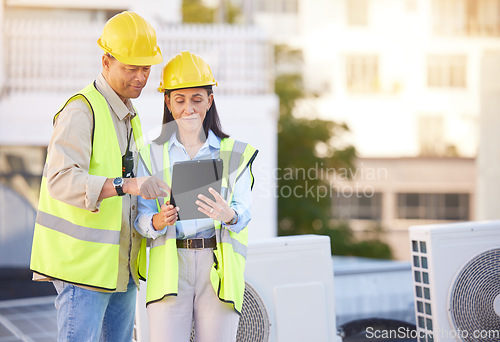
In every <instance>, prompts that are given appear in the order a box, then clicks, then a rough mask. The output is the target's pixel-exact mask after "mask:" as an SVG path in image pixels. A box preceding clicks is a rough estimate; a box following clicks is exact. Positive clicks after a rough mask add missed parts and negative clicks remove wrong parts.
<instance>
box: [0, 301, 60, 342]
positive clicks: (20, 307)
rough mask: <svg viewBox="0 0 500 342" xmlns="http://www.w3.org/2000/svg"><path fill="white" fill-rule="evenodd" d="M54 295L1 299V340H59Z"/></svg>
mask: <svg viewBox="0 0 500 342" xmlns="http://www.w3.org/2000/svg"><path fill="white" fill-rule="evenodd" d="M54 299H55V297H54V296H50V297H37V298H27V299H14V300H6V301H0V342H11V341H27V342H49V341H50V342H53V341H55V340H57V320H56V309H55V307H54Z"/></svg>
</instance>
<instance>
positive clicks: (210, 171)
mask: <svg viewBox="0 0 500 342" xmlns="http://www.w3.org/2000/svg"><path fill="white" fill-rule="evenodd" d="M221 185H222V159H202V160H190V161H185V162H176V163H174V166H173V170H172V193H171V196H170V203H171V204H172V205H173V206H174V207H175V206H176V207H179V212H178V217H179V220H193V219H201V218H208V216H206V215H205V214H203V213H202V212H200V211H199V210H198V205H197V204H196V201H197V200H198V195H199V194H202V195H205V196H207V197H208V198H210V199H212V200H215V199H214V196H213V195H212V194H211V193H210V192H208V188H210V187H211V188H213V189H214V190H215V191H217V192H218V193H220V192H221Z"/></svg>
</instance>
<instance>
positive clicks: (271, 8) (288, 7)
mask: <svg viewBox="0 0 500 342" xmlns="http://www.w3.org/2000/svg"><path fill="white" fill-rule="evenodd" d="M297 2H298V0H258V1H257V12H267V13H292V14H294V13H295V14H296V13H297V12H298V3H297Z"/></svg>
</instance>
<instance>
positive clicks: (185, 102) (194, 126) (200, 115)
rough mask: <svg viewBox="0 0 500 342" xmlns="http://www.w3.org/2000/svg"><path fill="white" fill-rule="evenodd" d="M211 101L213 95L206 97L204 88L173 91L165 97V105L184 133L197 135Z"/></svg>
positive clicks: (206, 93)
mask: <svg viewBox="0 0 500 342" xmlns="http://www.w3.org/2000/svg"><path fill="white" fill-rule="evenodd" d="M212 101H213V94H210V95H208V92H207V90H206V89H205V88H187V89H179V90H173V91H172V92H171V93H170V96H168V95H165V103H166V104H167V107H168V109H169V110H170V112H172V116H173V117H174V119H175V121H176V122H177V125H178V127H179V129H180V130H181V131H182V132H184V133H195V134H198V133H199V131H200V129H202V126H203V120H204V119H205V116H206V114H207V111H208V110H209V109H210V106H211V105H212Z"/></svg>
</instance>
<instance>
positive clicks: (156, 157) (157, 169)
mask: <svg viewBox="0 0 500 342" xmlns="http://www.w3.org/2000/svg"><path fill="white" fill-rule="evenodd" d="M150 146H151V148H150V157H151V172H153V176H155V177H157V178H159V179H162V180H163V167H164V166H163V145H159V144H154V143H152V144H151V145H150Z"/></svg>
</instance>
